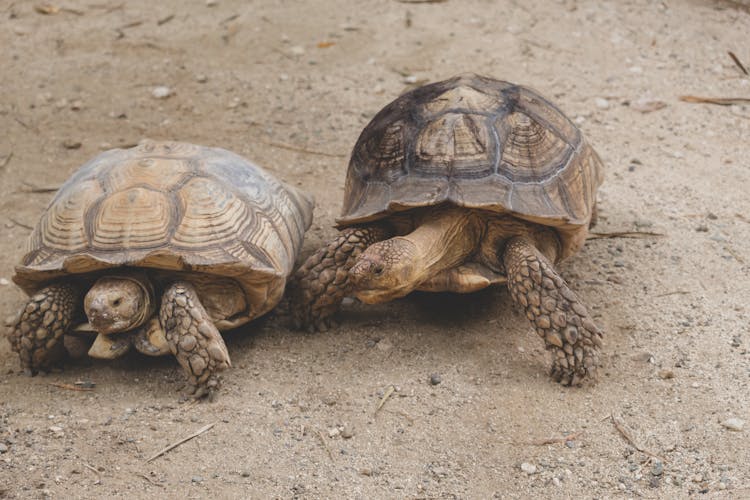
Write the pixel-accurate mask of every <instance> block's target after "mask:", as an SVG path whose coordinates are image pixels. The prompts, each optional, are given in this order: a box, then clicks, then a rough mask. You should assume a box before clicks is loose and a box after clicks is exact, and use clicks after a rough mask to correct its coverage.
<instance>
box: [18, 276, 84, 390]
mask: <svg viewBox="0 0 750 500" xmlns="http://www.w3.org/2000/svg"><path fill="white" fill-rule="evenodd" d="M80 298H81V290H80V289H79V287H77V286H76V285H73V284H70V283H56V284H53V285H49V286H47V287H45V288H42V289H41V290H39V291H38V292H37V293H35V294H34V296H33V297H31V298H30V299H29V301H28V302H27V303H26V307H25V308H24V309H23V311H22V312H21V315H20V317H19V318H18V320H17V322H16V324H15V326H14V327H13V330H12V331H11V333H10V335H9V339H10V345H11V347H12V348H13V350H14V351H16V352H17V353H18V355H19V357H20V358H21V368H23V370H24V371H25V372H26V373H28V374H29V375H35V374H36V373H37V372H38V371H39V370H43V371H47V370H48V369H49V368H50V367H51V366H53V365H54V364H55V362H57V361H59V358H61V357H62V356H64V346H63V344H62V342H60V341H61V340H62V336H63V335H64V334H65V332H66V331H67V330H68V328H69V327H70V325H71V323H72V322H73V318H74V316H75V313H76V307H77V305H78V304H79V302H80Z"/></svg>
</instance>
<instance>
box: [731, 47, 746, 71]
mask: <svg viewBox="0 0 750 500" xmlns="http://www.w3.org/2000/svg"><path fill="white" fill-rule="evenodd" d="M727 54H729V57H731V58H732V61H734V64H736V65H737V67H738V68H740V71H742V72H743V73H745V74H746V75H747V74H748V73H747V70H746V69H745V67H744V66H743V65H742V63H741V62H740V60H739V58H738V57H737V56H736V55H734V52H732V51H731V50H730V51H727Z"/></svg>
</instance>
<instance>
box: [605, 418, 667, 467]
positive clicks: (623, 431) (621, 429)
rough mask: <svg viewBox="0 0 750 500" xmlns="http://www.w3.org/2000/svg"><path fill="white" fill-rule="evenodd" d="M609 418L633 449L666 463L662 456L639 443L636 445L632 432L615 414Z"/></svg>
mask: <svg viewBox="0 0 750 500" xmlns="http://www.w3.org/2000/svg"><path fill="white" fill-rule="evenodd" d="M609 418H610V420H612V423H613V424H614V426H615V429H617V432H619V433H620V435H621V436H622V437H623V438H625V441H627V442H628V444H630V446H632V447H633V448H635V449H636V450H638V451H640V452H641V453H645V454H646V455H648V456H650V457H654V458H658V459H659V460H661V461H662V462H666V460H664V459H663V458H662V457H660V456H659V455H657V454H656V453H653V452H651V451H649V450H647V449H646V448H644V447H643V446H641V445H639V444H638V443H636V442H635V440H634V439H633V437H632V436H631V435H630V432H628V430H627V429H626V428H625V426H624V425H623V424H622V423H621V422H620V421H619V419H618V418H617V417H615V415H614V413H613V414H611V415H610V416H609Z"/></svg>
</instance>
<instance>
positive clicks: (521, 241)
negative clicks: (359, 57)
mask: <svg viewBox="0 0 750 500" xmlns="http://www.w3.org/2000/svg"><path fill="white" fill-rule="evenodd" d="M602 180H603V166H602V163H601V160H600V159H599V157H598V156H597V154H596V153H595V152H594V150H593V149H592V148H591V147H590V146H589V144H588V143H587V142H586V141H585V140H584V138H583V136H582V134H581V131H580V130H579V129H578V128H577V127H576V126H575V125H574V124H573V123H572V122H571V121H570V120H569V119H568V118H566V117H565V116H564V115H563V113H562V112H561V111H560V110H559V109H558V108H557V107H555V106H554V105H553V104H551V103H550V102H549V101H547V100H546V99H544V98H543V97H542V96H540V95H539V94H538V93H536V92H534V91H533V90H531V89H528V88H526V87H522V86H519V85H514V84H511V83H508V82H503V81H499V80H494V79H491V78H485V77H481V76H477V75H463V76H458V77H455V78H451V79H449V80H445V81H442V82H438V83H433V84H430V85H426V86H424V87H421V88H418V89H415V90H412V91H411V92H408V93H406V94H404V95H402V96H401V97H399V98H398V99H396V100H395V101H393V102H392V103H390V104H389V105H387V106H386V107H385V108H384V109H383V110H382V111H380V112H379V113H378V114H377V115H376V116H375V118H373V120H372V121H371V122H370V123H369V124H368V125H367V127H365V129H364V131H363V132H362V134H361V135H360V137H359V140H358V141H357V143H356V145H355V147H354V150H353V152H352V156H351V161H350V163H349V169H348V172H347V177H346V188H345V195H344V208H343V215H342V216H341V218H340V219H338V227H339V229H340V230H341V234H340V235H339V237H338V238H336V239H335V240H334V241H332V242H331V243H330V244H329V245H327V246H326V247H324V248H322V249H321V250H320V251H318V252H317V253H316V254H314V255H312V256H311V257H310V258H309V259H308V260H307V261H306V262H305V263H304V264H303V266H302V267H301V268H300V269H299V271H298V272H297V274H296V277H295V280H294V283H295V285H294V292H293V295H292V302H293V313H294V315H295V318H296V320H297V322H298V323H299V324H301V325H304V326H306V327H308V328H310V329H320V328H326V327H327V326H328V324H327V323H328V322H327V320H328V318H329V316H330V315H331V314H333V313H334V312H335V311H336V310H337V309H338V307H339V305H340V303H341V300H342V299H343V298H344V297H345V296H347V295H349V294H352V293H353V294H354V295H356V296H357V298H359V299H360V300H361V301H363V302H366V303H377V302H383V301H387V300H391V299H395V298H397V297H402V296H404V295H406V294H408V293H409V292H411V291H413V290H425V291H451V292H459V293H465V292H473V291H475V290H479V289H482V288H484V287H487V286H490V285H492V284H497V283H507V286H508V288H509V290H510V294H511V297H512V298H513V300H514V301H515V302H516V303H517V304H519V305H520V306H521V307H522V308H523V309H524V310H525V313H526V316H527V317H528V319H529V320H530V321H531V323H532V325H533V327H534V328H535V329H536V332H537V333H538V334H539V336H540V337H542V339H543V340H544V342H545V343H546V345H547V348H548V349H550V350H552V351H554V357H553V367H552V374H553V377H554V378H555V379H557V380H558V381H560V382H562V383H563V384H566V385H571V384H575V385H577V384H579V383H580V382H581V381H583V380H584V379H586V378H587V377H588V378H593V375H594V372H595V369H596V366H597V361H598V360H597V358H598V349H599V347H600V346H601V331H600V330H599V328H598V327H597V326H596V325H595V324H594V322H593V321H592V318H591V315H590V314H589V312H588V309H587V308H586V307H585V306H584V305H583V303H582V302H581V300H580V299H579V297H578V296H577V294H576V293H574V292H573V291H572V290H571V289H570V288H569V287H568V285H567V284H566V283H565V280H563V278H562V277H561V276H560V275H559V274H558V272H557V271H556V270H555V268H554V264H556V263H558V262H560V261H561V260H563V259H565V258H567V257H569V256H570V255H572V254H573V253H575V252H577V251H578V250H579V249H580V248H581V246H582V245H583V243H584V241H585V239H586V235H587V234H588V230H589V226H590V225H592V224H593V223H594V222H595V213H596V191H597V188H598V187H599V185H600V184H601V182H602Z"/></svg>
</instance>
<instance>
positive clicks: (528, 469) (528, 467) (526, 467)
mask: <svg viewBox="0 0 750 500" xmlns="http://www.w3.org/2000/svg"><path fill="white" fill-rule="evenodd" d="M521 470H522V471H524V472H525V473H526V474H528V475H531V474H536V465H534V464H530V463H528V462H524V463H522V464H521Z"/></svg>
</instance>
